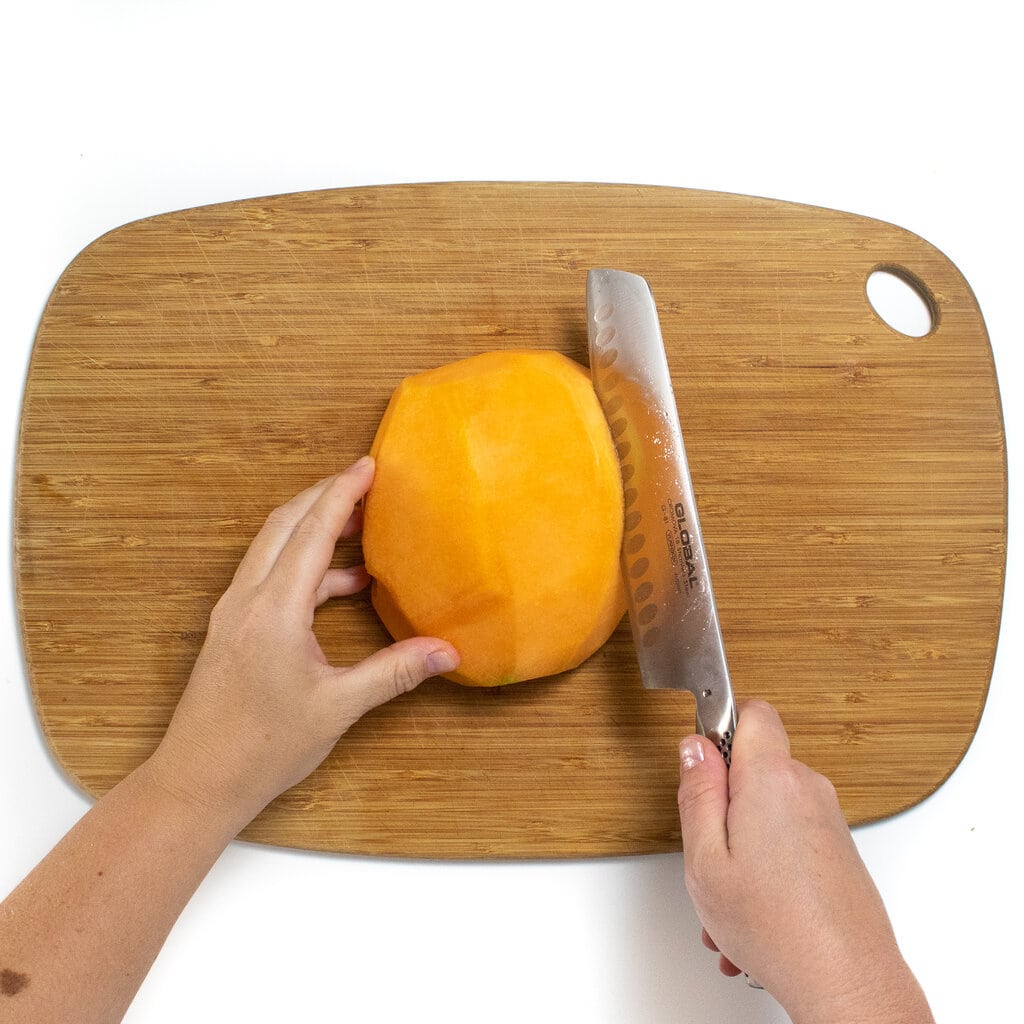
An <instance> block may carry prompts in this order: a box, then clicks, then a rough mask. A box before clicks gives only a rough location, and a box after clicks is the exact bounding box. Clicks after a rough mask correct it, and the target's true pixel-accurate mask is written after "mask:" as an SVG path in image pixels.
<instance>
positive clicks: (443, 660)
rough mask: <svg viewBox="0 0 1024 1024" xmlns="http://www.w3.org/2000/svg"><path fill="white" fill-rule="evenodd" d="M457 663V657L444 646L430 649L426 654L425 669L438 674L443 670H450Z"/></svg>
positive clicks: (432, 673) (435, 674)
mask: <svg viewBox="0 0 1024 1024" xmlns="http://www.w3.org/2000/svg"><path fill="white" fill-rule="evenodd" d="M458 664H459V659H458V658H456V657H455V656H454V655H453V654H452V652H451V651H449V650H446V649H445V648H441V649H440V650H437V651H431V652H430V654H428V655H427V671H428V672H429V673H430V674H431V675H434V676H439V675H441V674H442V673H444V672H451V671H452V669H454V668H455V667H456V666H457V665H458Z"/></svg>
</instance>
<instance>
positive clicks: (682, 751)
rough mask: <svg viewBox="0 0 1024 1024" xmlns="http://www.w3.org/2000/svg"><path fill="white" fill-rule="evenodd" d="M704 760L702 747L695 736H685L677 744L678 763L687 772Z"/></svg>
mask: <svg viewBox="0 0 1024 1024" xmlns="http://www.w3.org/2000/svg"><path fill="white" fill-rule="evenodd" d="M703 760H704V747H703V745H702V744H701V743H700V741H699V740H698V739H697V737H696V736H687V737H686V739H685V740H683V742H682V743H680V744H679V765H680V767H681V768H682V769H683V771H686V772H688V771H689V770H690V769H691V768H696V767H697V765H699V764H700V763H701V762H702V761H703Z"/></svg>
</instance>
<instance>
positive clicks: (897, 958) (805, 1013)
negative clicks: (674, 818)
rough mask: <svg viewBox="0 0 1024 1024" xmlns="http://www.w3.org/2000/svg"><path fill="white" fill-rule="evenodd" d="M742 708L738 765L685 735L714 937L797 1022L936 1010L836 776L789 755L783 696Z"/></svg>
mask: <svg viewBox="0 0 1024 1024" xmlns="http://www.w3.org/2000/svg"><path fill="white" fill-rule="evenodd" d="M740 712H741V713H740V715H739V724H738V726H737V729H736V736H735V740H734V743H733V751H732V769H731V771H729V770H728V769H727V768H726V765H725V762H724V761H723V760H722V758H721V756H720V755H719V753H718V751H717V750H716V749H715V747H714V745H713V744H712V743H711V742H709V741H708V740H707V739H705V738H703V737H700V736H688V737H687V738H686V739H684V740H683V742H682V743H681V744H680V785H679V814H680V822H681V825H682V836H683V848H684V853H685V864H686V886H687V889H688V890H689V892H690V896H691V898H692V900H693V903H694V906H695V907H696V910H697V914H698V916H699V917H700V919H701V923H702V924H703V926H704V936H703V939H704V944H705V945H706V946H708V947H709V948H710V949H713V950H716V951H719V952H720V953H721V960H720V968H721V970H722V972H723V973H724V974H727V975H730V976H734V975H737V974H740V973H741V972H746V973H748V974H749V975H750V976H751V977H753V978H756V979H757V981H758V982H759V983H760V984H761V985H763V986H764V988H765V989H767V990H768V991H769V992H770V993H771V994H772V995H773V996H774V997H775V998H776V999H777V1000H778V1001H779V1003H780V1004H781V1005H782V1006H783V1007H784V1008H785V1009H786V1010H787V1012H788V1013H789V1014H790V1016H791V1017H792V1018H793V1020H794V1022H796V1024H800V1022H801V1021H805V1020H806V1021H810V1020H815V1021H835V1022H846V1021H859V1020H861V1019H863V1020H874V1021H889V1020H900V1021H904V1020H905V1021H914V1022H917V1021H931V1020H932V1017H931V1014H930V1012H929V1011H928V1006H927V1002H926V1001H925V999H924V995H923V993H922V992H921V990H920V988H919V987H918V985H917V982H916V980H915V979H914V977H913V974H912V973H911V972H910V969H909V968H908V967H907V965H906V963H905V962H904V960H903V957H902V955H901V953H900V951H899V947H898V945H897V943H896V937H895V935H894V933H893V929H892V925H891V924H890V921H889V916H888V914H887V913H886V910H885V906H884V904H883V903H882V899H881V896H880V895H879V893H878V890H877V888H876V887H875V884H874V882H873V881H872V879H871V876H870V875H869V874H868V871H867V868H866V867H865V866H864V862H863V861H862V860H861V857H860V854H859V853H858V851H857V847H856V845H855V844H854V842H853V837H852V836H851V834H850V830H849V827H848V826H847V824H846V820H845V818H844V816H843V812H842V810H841V809H840V807H839V801H838V799H837V797H836V791H835V788H834V787H833V786H832V784H831V783H830V782H829V781H828V780H827V779H826V778H824V777H823V776H822V775H819V774H817V773H816V772H814V771H812V770H811V769H810V768H808V767H807V766H806V765H804V764H801V763H800V762H799V761H796V760H794V759H793V758H792V757H791V756H790V747H789V737H788V736H787V735H786V730H785V728H784V727H783V724H782V721H781V719H780V718H779V716H778V714H777V712H776V711H775V709H774V708H772V706H771V705H769V704H765V703H763V702H759V701H751V702H749V703H747V704H745V705H743V707H742V708H741V709H740ZM887 1007H888V1008H889V1009H888V1012H887Z"/></svg>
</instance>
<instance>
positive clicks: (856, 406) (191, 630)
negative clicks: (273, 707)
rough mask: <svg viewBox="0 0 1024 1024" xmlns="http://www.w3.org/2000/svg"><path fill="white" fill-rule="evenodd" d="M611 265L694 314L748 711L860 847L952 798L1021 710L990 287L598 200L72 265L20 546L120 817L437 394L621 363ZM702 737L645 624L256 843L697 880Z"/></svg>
mask: <svg viewBox="0 0 1024 1024" xmlns="http://www.w3.org/2000/svg"><path fill="white" fill-rule="evenodd" d="M594 266H611V267H617V268H620V269H623V270H631V271H633V272H636V273H640V274H643V275H644V276H645V277H647V279H648V280H649V281H650V283H651V285H652V287H653V290H654V293H655V296H656V298H657V300H658V305H659V310H660V313H661V318H662V328H663V333H664V336H665V340H666V346H667V348H668V352H669V362H670V364H671V368H672V373H673V380H674V384H675V388H676V394H677V398H678V402H679V407H680V415H681V419H682V424H683V432H684V434H685V436H686V442H687V448H688V452H689V457H690V464H691V469H692V472H693V477H694V484H695V489H696V492H697V499H698V503H699V508H700V513H701V519H702V522H703V525H704V530H705V534H706V543H707V547H708V553H709V561H710V565H711V569H712V573H713V576H714V583H715V591H716V596H717V598H718V604H719V610H720V614H721V619H722V629H723V633H724V637H725V643H726V649H727V651H728V654H729V658H730V666H731V669H732V674H733V679H734V684H735V688H736V691H737V697H738V698H739V699H740V700H745V699H748V698H755V697H759V698H765V699H767V700H770V701H772V702H773V703H774V704H775V705H776V706H777V707H778V709H779V710H780V712H781V714H782V716H783V719H784V721H785V722H786V725H787V726H788V728H789V730H790V733H791V736H792V742H793V750H794V753H795V755H796V756H798V757H800V758H801V759H803V760H805V761H807V762H808V763H809V764H810V765H812V766H813V767H814V768H816V769H818V770H819V771H822V772H824V773H825V774H826V775H828V776H829V778H831V779H832V781H833V782H834V783H835V785H836V787H837V790H838V792H839V796H840V799H841V802H842V805H843V808H844V810H845V813H846V815H847V817H848V819H849V821H850V822H851V823H860V822H865V821H869V820H873V819H877V818H881V817H883V816H886V815H891V814H893V813H895V812H898V811H900V810H902V809H904V808H907V807H910V806H911V805H913V804H915V803H916V802H918V801H920V800H921V799H923V798H924V797H926V796H927V795H928V794H930V793H931V792H933V791H934V790H935V789H936V788H937V787H938V786H939V785H940V784H941V783H942V782H943V780H944V779H945V778H946V777H947V776H948V774H949V773H950V772H951V771H952V770H953V768H954V767H955V766H956V764H957V763H958V762H959V760H960V758H961V757H962V755H963V754H964V752H965V750H966V748H967V746H968V744H969V743H970V741H971V739H972V736H973V734H974V730H975V728H976V725H977V722H978V719H979V716H980V713H981V710H982V707H983V704H984V701H985V696H986V692H987V688H988V683H989V678H990V674H991V669H992V662H993V657H994V652H995V645H996V636H997V632H998V626H999V616H1000V607H1001V600H1002V585H1003V571H1004V562H1005V548H1006V464H1005V445H1004V436H1003V427H1002V418H1001V412H1000V405H999V396H998V389H997V383H996V379H995V373H994V369H993V362H992V356H991V352H990V349H989V345H988V339H987V335H986V331H985V326H984V322H983V320H982V316H981V313H980V311H979V309H978V306H977V304H976V301H975V299H974V296H973V295H972V293H971V290H970V288H969V287H968V285H967V283H966V282H965V281H964V279H963V277H962V276H961V274H960V273H959V272H958V271H957V269H956V268H955V267H954V266H953V265H952V264H951V263H950V261H949V260H948V259H947V258H946V257H945V256H944V255H943V254H942V253H940V252H939V251H937V250H936V249H935V248H933V247H932V246H931V245H929V244H928V243H926V242H925V241H923V240H921V239H920V238H918V237H916V236H915V235H913V234H910V233H909V232H907V231H904V230H901V229H899V228H896V227H893V226H891V225H889V224H885V223H882V222H879V221H873V220H868V219H865V218H861V217H857V216H852V215H849V214H842V213H837V212H832V211H828V210H822V209H816V208H811V207H806V206H799V205H793V204H787V203H781V202H775V201H769V200H762V199H752V198H749V197H742V196H734V195H724V194H717V193H708V192H696V191H689V190H682V189H671V188H654V187H633V186H612V185H580V184H503V183H477V184H435V185H408V186H386V187H377V188H360V189H343V190H334V191H324V192H312V193H302V194H295V195H287V196H278V197H273V198H263V199H253V200H246V201H241V202H234V203H227V204H223V205H218V206H210V207H205V208H201V209H194V210H188V211H184V212H179V213H171V214H166V215H162V216H157V217H153V218H150V219H146V220H142V221H138V222H135V223H132V224H129V225H126V226H124V227H121V228H118V229H116V230H114V231H112V232H110V233H109V234H107V235H104V236H103V237H102V238H100V239H98V240H97V241H95V242H93V243H92V244H91V245H90V246H89V247H88V248H86V249H85V250H84V251H83V252H82V253H81V254H80V255H79V256H78V257H77V258H76V259H75V260H74V261H73V263H72V264H71V265H70V266H69V267H68V269H67V270H66V271H65V272H64V274H63V275H62V276H61V278H60V280H59V282H58V283H57V285H56V287H55V289H54V292H53V294H52V296H51V298H50V300H49V303H48V305H47V307H46V310H45V312H44V314H43V317H42V321H41V323H40V326H39V332H38V336H37V338H36V343H35V348H34V350H33V354H32V360H31V366H30V369H29V375H28V381H27V384H26V391H25V402H24V408H23V413H22V427H21V436H20V442H19V457H18V467H17V497H16V524H15V548H16V575H17V593H18V603H19V610H20V614H21V621H22V628H23V633H24V643H25V651H26V655H27V662H28V666H29V670H30V675H31V685H32V689H33V693H34V697H35V702H36V707H37V709H38V714H39V718H40V721H41V723H42V727H43V730H44V732H45V735H46V738H47V740H48V742H49V744H50V746H51V748H52V751H53V754H54V756H55V757H56V759H57V760H58V761H59V763H60V764H61V765H62V766H63V768H64V769H65V770H66V771H67V773H68V774H69V775H70V776H71V778H73V779H74V780H75V781H76V782H77V783H78V784H79V785H80V786H81V787H82V788H83V789H84V790H86V791H87V792H88V793H90V794H100V793H103V792H104V791H106V790H107V789H109V788H110V787H111V786H113V785H114V784H115V783H116V782H117V781H118V780H119V779H120V778H121V777H122V776H123V775H125V774H126V773H127V772H128V771H130V770H131V769H132V768H133V767H134V766H135V765H137V764H138V763H139V762H140V761H142V760H143V759H144V758H145V757H146V756H147V755H148V754H149V753H150V752H151V751H152V750H153V749H154V747H155V746H156V744H157V742H158V741H159V739H160V737H161V735H162V732H163V730H164V728H165V726H166V724H167V722H168V721H169V718H170V715H171V712H172V710H173V708H174V706H175V704H176V702H177V700H178V697H179V695H180V693H181V691H182V688H183V686H184V685H185V682H186V680H187V677H188V674H189V671H190V667H191V664H192V661H193V659H194V658H195V656H196V653H197V652H198V650H199V647H200V645H201V644H202V641H203V637H204V632H205V627H206V623H207V618H208V615H209V612H210V609H211V607H212V606H213V604H214V602H215V601H216V599H217V597H218V596H219V595H220V594H221V593H222V591H223V590H224V589H225V587H226V586H227V583H228V581H229V580H230V578H231V575H232V572H233V570H234V567H235V565H236V563H237V561H238V559H239V558H240V556H241V555H242V553H243V552H244V550H245V549H246V547H247V545H248V542H249V540H250V539H251V538H252V536H253V535H254V534H255V532H256V531H257V529H258V528H259V526H260V524H261V522H262V520H263V518H264V517H265V515H266V514H267V512H268V511H269V510H270V509H271V508H273V507H274V506H275V505H277V504H279V503H280V502H281V501H283V500H285V499H286V498H288V497H289V496H291V495H292V494H293V493H295V492H297V491H299V490H300V489H302V488H303V487H305V486H306V485H308V484H309V483H310V482H312V481H314V480H316V479H318V478H319V477H321V476H324V475H326V474H328V473H330V472H333V471H335V470H337V469H338V468H340V467H343V466H344V465H346V464H347V463H350V462H351V461H353V460H355V459H356V458H357V457H358V456H359V455H361V454H363V453H364V452H365V451H366V450H367V449H368V447H369V444H370V441H371V439H372V437H373V434H374V431H375V429H376V426H377V423H378V420H379V418H380V416H381V414H382V412H383V410H384V407H385V405H386V403H387V400H388V397H389V396H390V394H391V392H392V390H393V388H394V387H395V386H396V385H397V383H398V382H399V381H400V380H401V378H402V377H404V376H406V375H408V374H412V373H416V372H419V371H421V370H424V369H427V368H429V367H433V366H438V365H440V364H442V363H445V362H449V361H451V360H453V359H457V358H461V357H464V356H467V355H470V354H473V353H476V352H483V351H488V350H492V349H499V348H512V347H525V348H537V347H543V348H552V349H557V350H558V351H561V352H563V353H565V354H567V355H569V356H571V357H573V358H575V359H577V360H579V361H580V362H581V363H584V364H585V363H586V358H587V356H586V315H585V304H584V288H585V280H586V272H587V270H588V269H589V268H590V267H594ZM879 267H890V268H895V269H896V270H897V272H898V273H900V274H902V275H904V276H907V277H910V278H912V279H913V280H915V281H916V282H918V285H919V287H920V288H921V290H922V291H923V293H924V294H925V295H926V297H927V301H928V302H929V304H930V306H931V308H932V312H933V316H934V318H935V321H936V323H935V327H934V329H933V330H932V332H931V333H930V334H929V335H927V336H926V337H924V338H920V339H912V338H908V337H905V336H902V335H900V334H897V333H896V332H895V331H894V330H892V329H891V328H889V327H888V326H886V324H885V323H884V322H882V321H881V320H880V319H879V317H878V316H877V315H876V313H875V312H874V311H873V309H872V308H871V306H870V305H869V303H868V301H867V299H866V295H865V282H866V280H867V278H868V275H869V274H870V273H871V272H872V271H874V270H875V269H877V268H879ZM453 500H457V497H456V496H453ZM358 557H359V554H358V547H357V545H355V544H353V543H351V542H347V543H345V544H343V545H342V546H341V550H340V552H339V558H340V559H341V560H342V561H355V560H357V559H358ZM316 628H317V632H318V635H319V637H320V639H321V642H322V645H323V647H324V649H325V651H326V652H327V654H328V656H329V657H330V658H331V659H332V660H334V661H335V662H337V663H350V662H353V661H356V660H358V659H360V658H362V657H364V656H365V655H367V654H369V653H370V652H371V651H373V650H374V649H375V648H377V647H379V646H380V645H382V644H384V643H385V642H386V639H387V638H386V635H385V633H384V632H383V630H382V628H381V626H380V624H379V623H378V621H377V619H376V618H375V616H374V614H373V611H372V609H371V607H370V605H369V603H368V601H367V600H366V599H365V598H362V597H361V598H356V599H350V600H344V601H335V602H331V603H329V604H328V605H327V606H325V607H324V608H323V609H322V610H321V611H320V613H318V618H317V626H316ZM552 628H553V629H557V628H558V627H557V616H554V617H553V621H552ZM692 726H693V702H692V699H691V698H689V697H688V695H685V694H677V693H658V692H646V691H644V690H643V689H642V688H641V686H640V681H639V675H638V670H637V666H636V661H635V657H634V654H633V651H632V646H631V640H630V635H629V629H628V624H627V623H626V622H625V621H624V622H623V623H622V625H621V626H620V628H619V629H618V631H617V632H616V633H615V635H614V636H613V637H612V639H611V640H610V641H609V643H608V644H607V645H606V646H605V647H604V648H602V650H600V651H599V652H598V653H597V654H596V655H595V656H594V657H593V658H591V659H590V660H589V661H588V662H587V663H585V664H584V665H583V666H582V667H581V668H579V669H578V670H576V671H575V672H572V673H569V674H566V675H564V676H560V677H556V678H551V679H546V680H542V681H538V682H533V683H526V684H519V685H516V686H510V687H504V688H500V689H495V690H483V691H481V690H470V689H463V688H460V687H458V686H456V685H454V684H450V683H447V682H445V681H443V680H431V681H429V682H427V683H425V684H424V685H423V686H421V687H420V688H419V689H418V690H416V691H415V692H413V693H412V694H409V695H407V696H405V697H402V698H400V699H399V700H396V701H394V702H392V703H391V704H388V705H386V706H384V707H382V708H380V709H378V710H377V711H375V712H374V713H372V714H370V715H368V716H367V717H366V718H364V719H363V720H362V721H361V722H359V723H358V724H357V725H356V726H355V727H354V728H353V729H352V730H351V732H350V733H349V734H348V735H347V736H346V737H345V738H344V739H343V741H342V742H341V743H340V744H339V745H338V746H337V748H336V749H335V750H334V752H333V753H332V754H331V755H330V756H329V757H328V759H327V761H326V762H325V763H324V764H323V766H322V767H321V768H320V769H319V770H318V771H316V772H315V773H314V774H313V775H312V776H311V777H310V778H309V779H307V780H306V781H305V782H303V783H301V784H300V785H298V786H296V787H295V788H294V789H293V790H291V791H289V792H288V793H286V794H284V795H283V796H281V797H280V798H279V799H278V800H276V801H275V802H274V803H273V804H271V806H270V807H269V808H268V809H267V810H266V811H265V812H264V813H263V814H262V815H261V816H260V817H259V818H257V819H256V821H255V822H253V824H252V825H251V826H250V827H249V828H248V829H247V830H246V831H245V832H244V833H243V837H244V838H248V839H251V840H255V841H259V842H266V843H275V844H281V845H286V846H297V847H304V848H309V849H318V850H334V851H347V852H354V853H369V854H384V855H396V856H411V857H431V858H433V857H452V858H492V857H565V856H593V855H610V854H637V853H649V852H659V851H666V850H672V849H677V848H678V847H679V842H680V838H679V827H678V821H677V818H676V809H675V789H676V784H677V749H676V748H677V741H678V740H679V738H681V737H682V736H683V735H684V734H685V733H686V732H688V731H690V730H691V729H692Z"/></svg>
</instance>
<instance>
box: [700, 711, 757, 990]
mask: <svg viewBox="0 0 1024 1024" xmlns="http://www.w3.org/2000/svg"><path fill="white" fill-rule="evenodd" d="M736 720H737V719H736V704H735V702H733V701H730V706H729V708H728V711H727V716H726V719H725V721H724V722H723V723H722V725H721V726H719V727H717V728H715V727H712V728H710V729H708V730H707V732H705V733H704V735H705V736H707V738H708V739H709V740H711V742H712V743H714V745H715V746H716V747H718V752H719V753H720V754H721V755H722V759H723V760H724V761H725V766H726V767H727V768H731V767H732V741H733V738H734V737H735V735H736ZM697 725H698V727H700V728H703V725H702V723H701V722H700V720H699V717H698V722H697ZM743 976H744V977H745V978H746V979H747V985H748V987H750V988H758V989H762V990H763V989H764V985H760V984H758V982H757V981H755V980H754V979H753V978H752V977H751V976H750V975H749V974H747V973H746V971H744V972H743Z"/></svg>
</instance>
